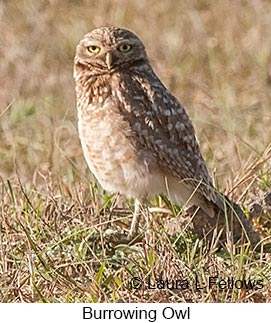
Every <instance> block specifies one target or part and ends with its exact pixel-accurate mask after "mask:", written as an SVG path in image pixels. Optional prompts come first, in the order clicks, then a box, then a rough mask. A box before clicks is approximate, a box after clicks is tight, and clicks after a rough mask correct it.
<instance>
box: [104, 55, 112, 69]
mask: <svg viewBox="0 0 271 323" xmlns="http://www.w3.org/2000/svg"><path fill="white" fill-rule="evenodd" d="M105 63H106V66H107V68H108V69H109V70H111V68H112V53H106V55H105Z"/></svg>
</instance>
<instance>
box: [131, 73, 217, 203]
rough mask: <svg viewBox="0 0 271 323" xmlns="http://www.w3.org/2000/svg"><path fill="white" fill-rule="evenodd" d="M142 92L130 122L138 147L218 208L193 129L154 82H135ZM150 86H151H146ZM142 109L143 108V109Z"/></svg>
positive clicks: (171, 98) (156, 82)
mask: <svg viewBox="0 0 271 323" xmlns="http://www.w3.org/2000/svg"><path fill="white" fill-rule="evenodd" d="M137 81H138V82H139V83H140V86H141V88H142V89H143V92H144V96H145V98H144V100H141V101H140V104H141V106H140V107H139V111H137V108H135V109H134V113H135V114H137V116H135V117H139V114H140V120H141V121H142V120H144V122H143V123H142V122H136V118H135V121H134V122H133V125H134V128H135V131H136V133H137V136H138V137H139V140H140V142H141V144H144V145H145V147H146V148H147V149H148V150H150V151H152V153H153V154H154V155H155V156H156V160H157V163H158V164H159V166H160V167H162V168H164V169H165V170H167V171H169V172H170V173H171V174H173V175H174V176H176V177H177V178H179V179H180V181H185V182H187V185H191V186H192V187H194V188H197V189H199V191H201V192H202V193H203V195H204V196H205V197H206V198H207V199H208V200H210V201H213V202H214V203H216V204H217V203H218V204H220V201H218V200H219V197H218V194H217V192H216V191H215V188H214V186H213V183H212V179H211V177H210V176H209V173H208V170H207V167H206V164H205V161H204V159H203V157H202V154H201V152H200V148H199V144H198V141H197V138H196V135H195V130H194V127H193V125H192V123H191V121H190V119H189V117H188V115H187V114H186V112H185V110H184V108H183V106H182V105H181V104H180V103H179V101H178V100H177V99H176V98H175V97H174V96H173V95H172V94H171V93H170V92H169V91H168V90H167V89H166V88H165V87H164V85H163V84H162V83H161V82H160V81H159V80H158V79H157V78H156V79H155V81H154V82H151V83H147V82H145V81H144V78H141V79H137ZM150 84H151V86H150ZM143 105H144V107H143Z"/></svg>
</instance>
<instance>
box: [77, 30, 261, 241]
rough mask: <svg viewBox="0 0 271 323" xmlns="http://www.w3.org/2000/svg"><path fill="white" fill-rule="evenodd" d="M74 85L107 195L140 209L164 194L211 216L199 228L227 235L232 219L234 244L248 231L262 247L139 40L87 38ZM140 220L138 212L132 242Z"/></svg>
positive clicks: (110, 33) (86, 147) (106, 35)
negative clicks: (219, 185) (216, 182)
mask: <svg viewBox="0 0 271 323" xmlns="http://www.w3.org/2000/svg"><path fill="white" fill-rule="evenodd" d="M74 78H75V81H76V93H77V108H78V128H79V135H80V139H81V144H82V147H83V152H84V156H85V159H86V161H87V163H88V166H89V168H90V170H91V172H92V173H93V174H94V175H95V177H96V178H97V180H98V181H99V182H100V184H101V185H102V187H103V188H104V189H105V190H107V191H110V192H119V193H121V194H124V195H126V196H127V197H134V198H135V199H136V201H142V200H143V199H144V198H145V197H147V196H152V195H156V194H165V195H168V196H169V197H170V199H171V200H172V201H173V202H175V203H177V204H179V205H186V206H189V205H194V206H197V207H198V209H200V210H201V211H202V212H204V214H205V215H207V221H203V220H201V219H200V220H198V222H199V223H200V226H201V221H202V227H204V225H206V222H207V227H208V224H210V225H209V228H207V229H210V228H212V227H214V226H215V224H217V223H218V224H220V227H222V228H223V226H225V223H226V222H225V214H226V213H230V214H231V215H232V216H231V220H230V221H229V222H230V224H231V228H232V230H233V231H234V232H233V235H234V238H238V237H239V236H240V234H241V231H242V230H241V226H242V227H243V228H244V229H245V230H246V232H247V234H248V236H249V238H250V240H251V241H252V242H253V243H255V242H257V241H258V236H257V234H254V233H253V230H252V229H251V226H250V224H249V222H248V221H247V220H246V218H245V216H244V214H243V212H242V211H241V209H240V208H239V207H238V206H237V205H236V204H235V203H234V202H231V201H229V200H228V199H227V198H226V197H225V196H223V195H222V194H219V193H218V192H217V191H216V190H215V188H214V186H213V182H212V179H211V177H210V176H209V174H208V171H207V168H206V165H205V162H204V159H203V157H202V154H201V152H200V149H199V145H198V142H197V139H196V136H195V131H194V128H193V125H192V123H191V121H190V119H189V117H188V116H187V114H186V112H185V110H184V108H183V106H182V105H181V104H180V102H179V101H178V100H177V99H176V98H175V97H174V96H173V95H172V94H171V93H170V92H169V91H168V90H167V88H166V87H165V86H164V85H163V84H162V82H161V81H160V79H159V78H158V77H157V75H156V74H155V72H154V71H153V69H152V67H151V64H150V62H149V59H148V56H147V54H146V51H145V47H144V45H143V43H142V42H141V41H140V39H139V38H138V37H137V36H135V35H134V34H133V33H132V32H131V31H128V30H125V29H121V28H116V27H103V28H99V29H95V30H93V31H92V32H90V33H88V34H86V35H85V36H84V37H83V39H82V40H81V41H80V43H79V44H78V46H77V49H76V56H75V64H74ZM136 205H137V206H138V205H139V203H136ZM138 214H139V210H138V208H136V209H135V214H134V217H133V221H132V225H131V230H130V233H129V236H130V237H132V236H133V235H134V234H135V233H136V231H137V225H138ZM219 214H220V220H219ZM221 214H222V215H221ZM233 214H234V215H233ZM237 218H238V219H237ZM240 223H241V225H240ZM203 224H204V225H203Z"/></svg>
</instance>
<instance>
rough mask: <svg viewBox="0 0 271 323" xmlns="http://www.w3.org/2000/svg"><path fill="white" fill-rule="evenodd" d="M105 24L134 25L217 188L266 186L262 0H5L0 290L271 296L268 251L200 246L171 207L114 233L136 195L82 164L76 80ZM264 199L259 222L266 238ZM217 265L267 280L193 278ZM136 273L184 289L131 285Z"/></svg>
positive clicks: (2, 297)
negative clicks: (125, 194) (238, 284)
mask: <svg viewBox="0 0 271 323" xmlns="http://www.w3.org/2000/svg"><path fill="white" fill-rule="evenodd" d="M101 25H117V26H123V27H126V28H129V29H131V30H133V31H135V32H136V33H137V34H138V35H139V36H140V38H142V40H143V41H144V43H145V44H146V46H147V50H148V52H149V55H150V57H151V59H152V62H153V64H154V66H155V69H156V71H157V72H158V74H159V75H160V76H161V78H162V79H163V81H164V83H165V84H166V85H167V86H168V87H169V88H170V90H171V91H172V92H174V93H175V94H176V96H177V97H178V98H180V100H181V101H182V102H183V103H184V104H185V105H186V106H187V112H188V113H189V115H190V116H191V118H192V120H193V123H194V124H195V128H196V130H197V136H198V138H199V140H200V143H201V147H202V151H203V154H204V156H205V158H206V161H207V163H208V166H209V169H210V172H211V173H212V174H213V175H214V177H215V181H216V183H217V186H218V187H219V189H220V190H221V191H227V192H230V194H231V196H232V197H234V198H235V199H236V200H237V201H239V202H240V203H242V204H244V205H248V203H249V201H250V200H251V199H252V200H255V199H256V200H257V199H258V197H259V196H261V195H262V194H263V193H264V192H268V191H270V186H271V164H270V157H271V152H270V142H271V127H270V119H271V112H270V106H271V95H270V93H271V92H270V88H271V38H270V30H271V4H270V2H268V1H264V0H254V1H231V2H229V1H222V0H221V1H216V2H214V1H201V0H198V1H196V0H195V1H191V0H189V1H179V2H176V1H166V2H165V1H138V2H135V1H124V0H123V1H117V0H111V1H101V2H98V4H97V1H96V2H94V1H86V0H81V1H56V0H51V1H23V0H21V1H15V0H10V1H8V2H6V3H4V2H0V29H1V34H0V44H1V46H0V64H1V66H0V69H1V74H0V83H1V87H0V97H1V106H0V138H1V140H0V178H1V181H0V216H1V218H0V219H1V222H0V244H1V247H0V287H1V288H0V301H2V302H35V301H37V302H64V301H67V302H79V301H81V302H85V301H87V302H97V301H106V302H113V301H139V302H151V301H160V302H162V301H164V302H167V301H168V302H175V301H191V302H218V301H222V302H224V301H225V302H226V301H227V302H250V301H251V302H268V301H271V287H270V283H269V281H270V278H271V277H270V269H271V268H270V267H271V263H270V256H269V255H266V254H264V253H256V252H252V251H249V250H247V249H246V248H245V247H242V248H241V249H237V248H232V249H225V250H221V251H220V252H215V250H214V249H211V250H207V249H206V248H205V245H204V241H199V240H197V238H196V237H194V236H192V235H191V233H190V231H189V230H183V229H181V230H180V231H179V233H178V234H176V233H175V234H172V233H171V232H170V231H169V229H168V227H167V225H166V224H167V223H168V222H169V223H170V222H171V221H172V217H173V218H174V216H172V215H171V216H170V215H168V214H165V213H163V212H156V213H155V214H153V215H152V217H151V224H150V225H149V227H148V229H147V230H146V231H145V236H144V240H143V243H139V244H136V245H133V246H127V245H126V246H125V245H119V246H117V247H114V246H112V243H111V242H112V239H113V237H115V239H117V232H120V231H123V232H125V231H126V230H127V228H128V224H129V220H130V218H129V217H130V215H131V212H130V210H131V208H132V204H133V202H132V201H125V200H123V199H119V198H115V197H112V196H108V195H106V194H104V192H102V190H101V188H100V187H97V186H96V184H94V182H93V179H92V177H91V175H90V174H89V173H88V170H87V166H86V164H85V162H84V160H83V157H82V152H81V148H80V145H79V141H78V135H77V129H76V110H75V93H74V82H73V79H72V67H73V55H74V50H75V46H76V44H77V42H78V41H79V39H80V38H81V37H82V35H83V34H84V33H86V32H87V31H89V30H91V29H92V28H94V27H97V26H101ZM265 204H266V205H264V208H263V211H262V212H261V213H260V214H259V212H258V213H257V212H256V215H255V216H254V222H255V225H256V227H257V228H258V229H259V230H261V232H262V234H263V236H264V237H267V236H268V235H270V222H271V221H270V210H269V209H268V207H269V205H268V203H267V202H266V203H265ZM152 205H153V206H158V207H165V205H164V204H163V202H162V201H161V199H159V198H156V199H154V200H153V201H152ZM173 211H174V212H173V213H175V217H177V218H178V215H179V214H178V210H175V209H174V210H173ZM143 229H144V230H145V228H143ZM104 232H106V233H104ZM216 274H218V276H219V277H220V278H221V279H222V278H228V277H233V278H234V279H245V280H249V279H251V280H254V281H255V280H259V281H261V280H263V288H260V289H257V288H254V289H245V288H243V289H236V288H235V289H224V290H222V289H220V290H219V289H218V288H217V286H212V287H208V286H206V287H204V288H203V289H202V290H199V289H198V290H197V289H196V287H195V277H197V278H198V280H199V283H200V284H201V285H203V284H206V282H207V281H208V278H209V277H211V276H213V275H216ZM132 277H139V278H140V279H142V280H143V281H144V282H145V283H146V284H147V282H148V279H150V280H151V282H152V284H153V283H154V282H155V281H156V280H157V279H159V278H162V279H168V280H176V279H179V280H182V281H185V280H186V279H187V281H188V283H189V288H187V289H185V288H183V289H182V288H179V289H176V288H175V289H174V288H167V289H159V288H156V289H147V288H145V289H143V288H140V289H135V288H133V287H134V286H131V284H130V282H131V279H132ZM145 287H146V286H145ZM169 287H170V286H169Z"/></svg>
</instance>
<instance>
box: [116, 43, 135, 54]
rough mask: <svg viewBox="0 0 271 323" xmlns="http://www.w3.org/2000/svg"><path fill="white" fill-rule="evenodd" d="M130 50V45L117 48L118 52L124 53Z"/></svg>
mask: <svg viewBox="0 0 271 323" xmlns="http://www.w3.org/2000/svg"><path fill="white" fill-rule="evenodd" d="M131 49H132V45H128V44H123V45H120V47H119V50H120V51H121V52H124V53H127V52H129V51H130V50H131Z"/></svg>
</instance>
